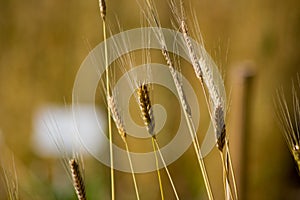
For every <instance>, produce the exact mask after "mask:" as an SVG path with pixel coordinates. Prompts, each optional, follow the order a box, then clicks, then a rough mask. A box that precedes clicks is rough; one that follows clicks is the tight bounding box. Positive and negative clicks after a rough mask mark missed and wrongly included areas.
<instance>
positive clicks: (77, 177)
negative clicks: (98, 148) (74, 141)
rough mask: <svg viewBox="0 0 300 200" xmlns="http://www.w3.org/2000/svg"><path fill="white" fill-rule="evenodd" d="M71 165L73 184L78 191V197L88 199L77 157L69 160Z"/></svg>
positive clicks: (81, 199) (83, 199)
mask: <svg viewBox="0 0 300 200" xmlns="http://www.w3.org/2000/svg"><path fill="white" fill-rule="evenodd" d="M69 165H70V169H71V173H72V179H73V186H74V189H75V191H76V194H77V197H78V199H79V200H86V195H85V186H84V182H83V179H82V176H81V173H80V169H79V164H78V162H77V161H76V159H74V158H72V159H71V160H70V161H69Z"/></svg>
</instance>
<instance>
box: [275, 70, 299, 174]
mask: <svg viewBox="0 0 300 200" xmlns="http://www.w3.org/2000/svg"><path fill="white" fill-rule="evenodd" d="M299 88H300V77H299V75H298V76H297V84H295V83H293V84H292V105H290V104H288V102H287V99H286V97H285V94H284V91H283V89H282V88H281V89H279V90H278V91H277V101H276V102H275V106H276V107H277V109H276V111H277V118H278V119H279V122H280V126H281V128H282V132H283V135H284V138H285V140H286V143H287V145H288V148H289V150H290V152H291V154H292V156H293V158H294V160H295V163H296V166H297V170H298V174H299V175H300V102H299V97H298V95H299V93H297V90H299Z"/></svg>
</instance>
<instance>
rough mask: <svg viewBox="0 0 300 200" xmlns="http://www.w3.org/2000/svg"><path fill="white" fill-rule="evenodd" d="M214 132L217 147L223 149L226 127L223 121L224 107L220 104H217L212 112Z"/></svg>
mask: <svg viewBox="0 0 300 200" xmlns="http://www.w3.org/2000/svg"><path fill="white" fill-rule="evenodd" d="M214 121H215V132H216V136H217V147H218V149H219V150H220V151H223V148H224V145H225V139H226V128H225V121H224V109H223V107H222V106H221V105H219V106H217V107H216V109H215V113H214Z"/></svg>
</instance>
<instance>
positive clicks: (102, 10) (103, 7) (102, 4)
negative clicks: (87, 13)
mask: <svg viewBox="0 0 300 200" xmlns="http://www.w3.org/2000/svg"><path fill="white" fill-rule="evenodd" d="M99 8H100V15H101V18H102V20H103V21H105V17H106V3H105V0H99Z"/></svg>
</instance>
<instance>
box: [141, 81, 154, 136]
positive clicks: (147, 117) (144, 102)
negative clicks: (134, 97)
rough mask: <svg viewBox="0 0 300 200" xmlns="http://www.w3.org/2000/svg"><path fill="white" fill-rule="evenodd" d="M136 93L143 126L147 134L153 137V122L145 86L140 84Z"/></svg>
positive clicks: (147, 91)
mask: <svg viewBox="0 0 300 200" xmlns="http://www.w3.org/2000/svg"><path fill="white" fill-rule="evenodd" d="M137 93H138V99H139V106H140V109H141V112H142V117H143V121H144V124H145V125H146V126H147V131H148V132H149V134H150V135H152V136H153V134H154V133H153V131H154V127H155V122H154V117H153V111H152V107H151V101H150V96H149V90H148V87H147V85H146V84H144V83H143V84H141V85H140V86H139V88H138V91H137Z"/></svg>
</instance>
